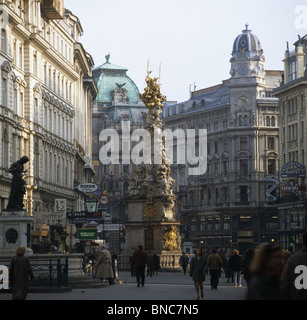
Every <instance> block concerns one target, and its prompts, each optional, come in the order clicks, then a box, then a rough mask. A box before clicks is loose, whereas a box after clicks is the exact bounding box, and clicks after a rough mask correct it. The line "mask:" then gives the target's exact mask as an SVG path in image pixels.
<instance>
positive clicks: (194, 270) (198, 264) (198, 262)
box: [190, 248, 207, 300]
mask: <svg viewBox="0 0 307 320" xmlns="http://www.w3.org/2000/svg"><path fill="white" fill-rule="evenodd" d="M206 262H207V259H206V257H204V256H203V253H202V250H201V249H200V248H197V249H196V250H195V256H194V257H193V258H192V260H191V267H190V277H192V279H193V281H194V284H195V289H196V294H197V300H199V299H200V297H199V291H200V295H201V297H202V298H203V297H204V289H203V282H204V281H205V268H206Z"/></svg>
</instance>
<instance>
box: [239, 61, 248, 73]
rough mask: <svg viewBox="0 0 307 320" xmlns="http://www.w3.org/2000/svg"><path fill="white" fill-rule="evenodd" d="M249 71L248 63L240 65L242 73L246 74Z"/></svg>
mask: <svg viewBox="0 0 307 320" xmlns="http://www.w3.org/2000/svg"><path fill="white" fill-rule="evenodd" d="M247 71H248V68H247V65H245V64H243V65H240V66H239V73H240V75H242V76H244V75H245V74H247Z"/></svg>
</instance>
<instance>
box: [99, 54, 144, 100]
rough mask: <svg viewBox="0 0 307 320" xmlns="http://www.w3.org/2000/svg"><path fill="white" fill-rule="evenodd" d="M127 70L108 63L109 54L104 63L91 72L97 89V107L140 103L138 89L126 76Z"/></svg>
mask: <svg viewBox="0 0 307 320" xmlns="http://www.w3.org/2000/svg"><path fill="white" fill-rule="evenodd" d="M127 71H128V69H127V68H125V67H121V66H118V65H115V64H113V63H111V62H110V54H108V55H106V62H105V63H104V64H103V65H101V66H99V67H97V68H95V69H94V70H93V77H94V79H95V82H96V84H97V87H98V95H97V97H96V105H97V106H102V105H105V106H110V105H113V106H114V105H119V104H129V105H135V104H138V103H140V98H139V95H140V93H139V89H138V87H137V86H136V84H135V83H134V81H133V80H132V79H131V78H130V77H129V76H128V75H127Z"/></svg>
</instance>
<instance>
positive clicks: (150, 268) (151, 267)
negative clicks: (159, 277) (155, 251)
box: [147, 252, 153, 277]
mask: <svg viewBox="0 0 307 320" xmlns="http://www.w3.org/2000/svg"><path fill="white" fill-rule="evenodd" d="M148 259H149V268H147V277H148V276H151V277H152V270H153V261H152V253H151V252H148Z"/></svg>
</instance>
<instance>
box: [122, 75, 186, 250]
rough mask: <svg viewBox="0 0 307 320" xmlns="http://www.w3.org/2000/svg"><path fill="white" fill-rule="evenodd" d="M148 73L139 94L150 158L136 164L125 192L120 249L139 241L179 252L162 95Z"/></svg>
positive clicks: (126, 248) (179, 241) (154, 248)
mask: <svg viewBox="0 0 307 320" xmlns="http://www.w3.org/2000/svg"><path fill="white" fill-rule="evenodd" d="M150 74H151V72H150V71H148V75H147V77H146V83H147V87H146V88H145V92H144V94H142V95H140V98H141V99H142V101H143V102H144V104H145V105H146V107H147V108H148V113H147V115H146V129H147V131H148V132H149V133H150V137H151V162H150V164H142V165H140V166H137V167H136V170H135V179H134V181H132V183H131V184H130V186H129V189H128V192H127V194H128V196H127V199H126V205H127V221H126V223H125V232H126V243H125V247H124V251H125V252H129V253H131V252H133V251H134V250H135V249H136V248H137V246H138V245H143V247H144V248H145V249H146V248H148V250H149V249H150V251H153V252H156V253H158V254H160V255H162V254H179V253H180V252H181V239H180V235H179V225H180V222H179V221H177V220H176V201H177V199H176V196H175V195H174V194H173V189H172V186H173V184H174V182H175V181H174V180H173V179H172V177H171V167H170V163H169V162H168V159H167V155H166V149H165V139H166V138H165V136H163V135H162V134H161V133H162V132H163V130H164V129H165V125H164V123H163V121H162V120H161V119H160V115H161V113H162V108H163V102H164V101H166V98H165V97H164V96H162V94H161V91H160V85H159V84H158V83H157V80H158V78H151V77H150ZM157 159H159V161H157ZM149 247H150V248H149ZM151 249H152V250H151Z"/></svg>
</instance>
